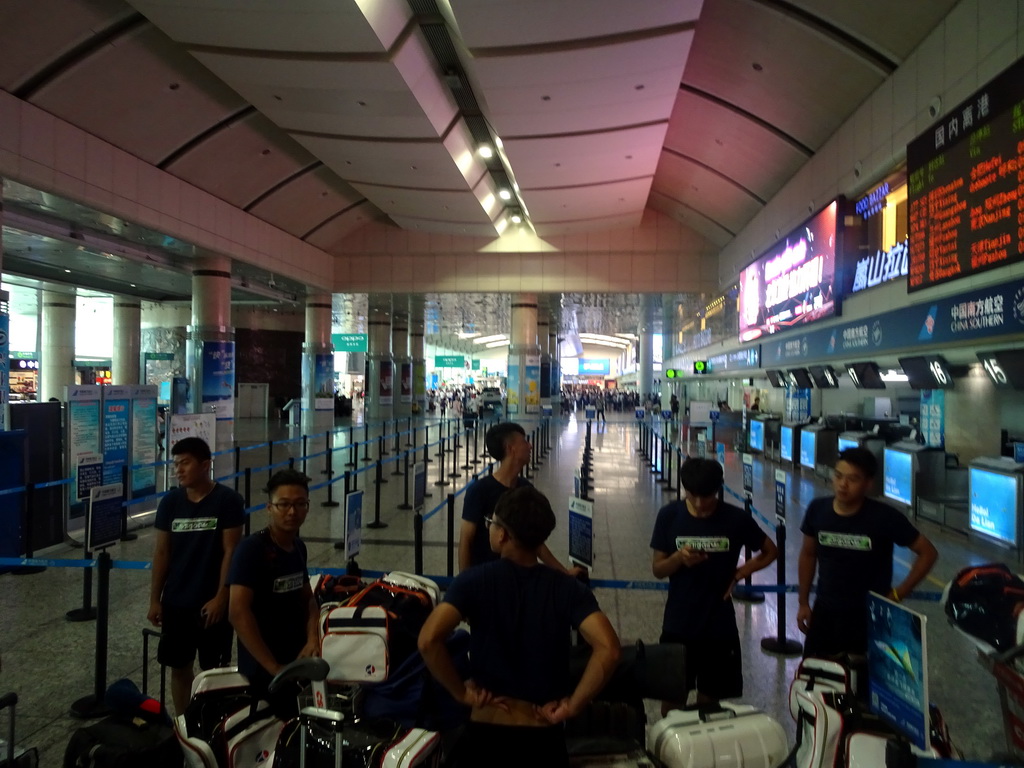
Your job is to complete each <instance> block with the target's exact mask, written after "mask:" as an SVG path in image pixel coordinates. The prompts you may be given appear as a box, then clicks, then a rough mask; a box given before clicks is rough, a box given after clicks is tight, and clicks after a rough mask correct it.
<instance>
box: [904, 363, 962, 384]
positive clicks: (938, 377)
mask: <svg viewBox="0 0 1024 768" xmlns="http://www.w3.org/2000/svg"><path fill="white" fill-rule="evenodd" d="M899 363H900V367H901V368H902V369H903V373H905V374H906V375H907V381H908V383H909V384H910V386H911V387H912V388H913V389H953V375H952V374H951V373H950V372H949V366H948V365H947V364H946V360H945V358H943V357H941V356H939V355H920V356H918V357H901V358H899Z"/></svg>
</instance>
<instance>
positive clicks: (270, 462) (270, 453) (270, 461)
mask: <svg viewBox="0 0 1024 768" xmlns="http://www.w3.org/2000/svg"><path fill="white" fill-rule="evenodd" d="M272 466H274V441H273V440H271V441H270V442H269V443H267V483H268V484H269V483H270V473H271V472H273V470H272V469H271V467H272Z"/></svg>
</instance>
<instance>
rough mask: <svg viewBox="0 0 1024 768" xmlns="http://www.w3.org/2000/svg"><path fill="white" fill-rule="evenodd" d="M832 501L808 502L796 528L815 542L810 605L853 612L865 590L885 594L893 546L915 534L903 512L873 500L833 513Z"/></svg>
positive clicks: (889, 585) (903, 544)
mask: <svg viewBox="0 0 1024 768" xmlns="http://www.w3.org/2000/svg"><path fill="white" fill-rule="evenodd" d="M833 500H834V497H833V496H826V497H823V498H820V499H815V500H814V501H812V502H811V503H810V504H808V505H807V511H806V512H805V513H804V521H803V523H802V524H801V526H800V530H801V531H802V532H803V533H804V534H806V535H807V536H810V537H812V538H813V539H814V540H815V541H816V542H817V545H818V594H817V599H816V601H815V605H825V606H830V607H836V608H844V606H845V608H848V609H849V610H851V611H854V610H857V608H856V606H860V607H863V605H864V601H865V599H866V597H867V593H868V592H869V591H874V592H878V593H880V594H883V595H884V594H887V593H888V592H889V591H890V590H891V589H892V555H893V545H895V544H898V545H899V546H901V547H909V546H910V545H911V544H913V543H914V541H916V540H917V537H918V535H919V533H918V530H917V528H915V527H914V525H913V523H911V522H910V520H908V519H907V518H906V516H905V515H903V514H902V513H901V512H899V511H898V510H896V509H893V508H892V507H890V506H889V505H888V504H884V503H882V502H880V501H877V500H876V499H864V503H863V505H862V506H861V508H860V509H859V510H858V511H857V512H856V514H853V515H849V516H844V515H838V514H836V511H835V509H833V507H832V503H833ZM845 608H844V609H845Z"/></svg>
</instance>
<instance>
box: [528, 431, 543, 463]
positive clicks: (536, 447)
mask: <svg viewBox="0 0 1024 768" xmlns="http://www.w3.org/2000/svg"><path fill="white" fill-rule="evenodd" d="M539 451H540V427H534V429H533V431H532V432H531V433H530V459H531V460H532V461H533V471H534V472H536V471H537V468H538V467H540V466H543V464H544V462H543V461H537V453H538V452H539Z"/></svg>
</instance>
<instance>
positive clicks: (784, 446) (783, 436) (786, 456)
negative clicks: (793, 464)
mask: <svg viewBox="0 0 1024 768" xmlns="http://www.w3.org/2000/svg"><path fill="white" fill-rule="evenodd" d="M779 457H780V458H781V459H782V460H783V461H792V460H793V428H792V427H786V426H783V427H782V428H781V429H780V430H779Z"/></svg>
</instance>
